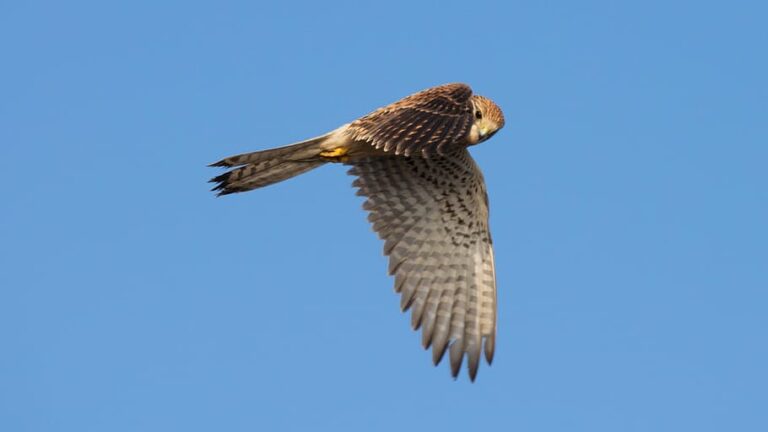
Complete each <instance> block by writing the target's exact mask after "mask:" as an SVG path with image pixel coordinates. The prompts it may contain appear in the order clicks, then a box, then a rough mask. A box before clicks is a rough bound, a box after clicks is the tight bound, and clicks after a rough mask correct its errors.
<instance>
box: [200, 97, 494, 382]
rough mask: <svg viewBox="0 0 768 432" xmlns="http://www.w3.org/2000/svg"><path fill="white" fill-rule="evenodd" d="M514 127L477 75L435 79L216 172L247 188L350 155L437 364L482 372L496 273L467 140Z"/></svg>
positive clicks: (404, 301)
mask: <svg viewBox="0 0 768 432" xmlns="http://www.w3.org/2000/svg"><path fill="white" fill-rule="evenodd" d="M503 126H504V115H503V114H502V112H501V109H499V107H498V106H497V105H496V104H495V103H493V101H491V100H490V99H488V98H485V97H483V96H478V95H473V94H472V89H471V88H470V87H469V86H468V85H466V84H460V83H454V84H445V85H441V86H437V87H432V88H429V89H426V90H423V91H420V92H418V93H414V94H412V95H410V96H407V97H405V98H403V99H401V100H399V101H397V102H394V103H392V104H390V105H387V106H385V107H382V108H379V109H377V110H376V111H373V112H372V113H370V114H368V115H366V116H363V117H361V118H359V119H357V120H355V121H353V122H351V123H347V124H345V125H343V126H341V127H339V128H337V129H335V130H333V131H331V132H329V133H327V134H325V135H322V136H319V137H316V138H312V139H309V140H306V141H302V142H299V143H296V144H292V145H288V146H285V147H279V148H274V149H269V150H262V151H257V152H253V153H244V154H239V155H236V156H231V157H228V158H225V159H222V160H220V161H218V162H215V163H213V164H211V165H210V166H214V167H227V168H231V169H230V170H229V171H227V172H226V173H224V174H221V175H219V176H218V177H215V178H213V179H212V180H211V182H213V183H216V186H215V187H214V188H213V190H214V191H217V192H218V195H227V194H231V193H236V192H245V191H249V190H252V189H257V188H260V187H264V186H268V185H271V184H274V183H277V182H280V181H283V180H286V179H289V178H291V177H294V176H296V175H299V174H302V173H305V172H307V171H310V170H312V169H315V168H317V167H320V166H321V165H325V164H327V163H343V164H346V165H348V166H351V169H350V170H349V173H350V174H352V175H354V176H356V177H357V179H356V180H355V181H354V183H353V185H354V186H355V187H357V188H358V195H362V196H365V197H367V200H366V201H365V203H364V204H363V208H364V209H365V210H367V211H368V212H369V215H368V220H369V221H370V222H371V223H372V224H373V229H374V230H375V231H376V232H377V233H378V235H379V237H381V238H382V239H383V240H384V253H385V254H386V255H387V256H388V257H389V274H390V275H393V276H394V277H395V291H396V292H398V293H400V295H401V299H400V300H401V301H400V305H401V309H402V310H403V311H407V310H409V309H410V310H411V323H412V326H413V328H414V329H415V330H418V329H419V328H421V329H422V344H423V345H424V348H425V349H428V348H429V347H430V346H431V347H432V360H433V362H434V364H435V365H437V364H438V363H439V362H440V360H441V359H442V358H443V357H444V355H445V353H446V352H448V357H449V358H450V364H451V375H452V376H453V377H454V378H456V377H457V376H458V374H459V370H460V368H461V364H462V362H463V360H464V357H466V358H467V369H468V372H469V377H470V379H471V380H472V381H474V380H475V377H476V375H477V369H478V367H479V365H480V357H481V352H483V353H484V354H485V359H486V361H487V362H488V364H491V362H492V360H493V353H494V347H495V344H496V275H495V270H494V264H493V247H492V244H491V234H490V231H489V229H488V195H487V193H486V189H485V182H484V180H483V175H482V173H481V172H480V169H479V168H478V166H477V164H475V161H474V160H473V159H472V157H471V156H470V154H469V152H468V151H467V147H469V146H472V145H475V144H479V143H481V142H483V141H485V140H487V139H489V138H490V137H492V136H493V135H494V134H495V133H496V132H497V131H498V130H499V129H501V128H502V127H503Z"/></svg>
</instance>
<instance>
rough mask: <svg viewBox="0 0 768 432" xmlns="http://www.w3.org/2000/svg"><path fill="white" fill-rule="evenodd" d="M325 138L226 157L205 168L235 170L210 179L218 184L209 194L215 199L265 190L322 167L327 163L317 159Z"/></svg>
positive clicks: (319, 158)
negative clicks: (228, 168) (260, 189)
mask: <svg viewBox="0 0 768 432" xmlns="http://www.w3.org/2000/svg"><path fill="white" fill-rule="evenodd" d="M327 137H328V135H323V136H321V137H317V138H312V139H310V140H307V141H302V142H300V143H296V144H291V145H289V146H285V147H279V148H275V149H270V150H263V151H257V152H253V153H243V154H240V155H237V156H230V157H228V158H226V159H222V160H220V161H218V162H216V163H212V164H210V165H208V166H211V167H237V168H235V169H232V170H230V171H227V172H225V173H224V174H222V175H220V176H218V177H214V178H212V179H211V180H210V183H218V184H217V185H216V186H215V187H214V188H213V189H211V190H212V191H218V195H219V196H221V195H228V194H231V193H235V192H245V191H249V190H252V189H257V188H260V187H264V186H269V185H271V184H275V183H277V182H281V181H283V180H287V179H289V178H291V177H295V176H297V175H299V174H302V173H305V172H307V171H310V170H312V169H315V168H317V167H319V166H321V165H324V164H325V163H326V162H328V161H327V160H325V159H323V158H321V157H319V153H320V152H321V151H322V148H321V146H320V145H321V144H322V143H323V141H325V139H326V138H327Z"/></svg>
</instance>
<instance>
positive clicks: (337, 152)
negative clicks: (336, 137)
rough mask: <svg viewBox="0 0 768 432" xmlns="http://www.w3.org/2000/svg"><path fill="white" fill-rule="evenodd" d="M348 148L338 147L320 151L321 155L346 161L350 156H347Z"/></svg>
mask: <svg viewBox="0 0 768 432" xmlns="http://www.w3.org/2000/svg"><path fill="white" fill-rule="evenodd" d="M347 151H348V149H347V148H345V147H336V148H335V149H333V150H327V151H323V152H320V156H322V157H324V158H328V159H335V160H336V161H338V162H345V161H346V160H347V159H349V158H348V157H345V155H346V154H347Z"/></svg>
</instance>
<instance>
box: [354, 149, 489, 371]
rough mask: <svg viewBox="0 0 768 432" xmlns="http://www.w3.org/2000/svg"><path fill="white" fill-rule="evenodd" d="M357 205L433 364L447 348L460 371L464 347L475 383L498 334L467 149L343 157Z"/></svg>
mask: <svg viewBox="0 0 768 432" xmlns="http://www.w3.org/2000/svg"><path fill="white" fill-rule="evenodd" d="M349 165H352V166H353V167H352V169H351V170H350V171H349V173H350V174H352V175H355V176H357V177H358V178H357V179H356V180H355V182H354V185H355V186H356V187H358V188H359V190H358V195H363V196H366V197H367V198H368V199H367V201H366V202H365V204H364V205H363V208H364V209H366V210H368V211H369V212H370V214H369V216H368V220H369V221H370V222H372V223H373V228H374V230H375V231H376V232H378V234H379V236H380V237H381V238H382V239H383V240H385V244H384V253H385V254H386V255H388V256H389V273H390V274H392V275H394V276H395V291H397V292H399V293H400V294H401V307H402V309H403V311H406V310H408V309H409V308H410V309H411V310H412V312H411V322H412V325H413V327H414V329H418V328H419V327H421V328H422V344H423V345H424V348H425V349H426V348H429V346H430V345H431V346H432V359H433V362H434V363H435V365H437V364H438V363H439V362H440V360H441V359H442V357H443V355H444V354H445V352H446V351H448V352H449V357H450V362H451V373H452V375H453V376H454V377H456V376H458V373H459V369H460V368H461V364H462V361H463V358H464V355H465V353H466V356H467V363H468V370H469V376H470V378H471V379H472V380H473V381H474V379H475V376H476V374H477V369H478V367H479V363H480V352H481V350H482V349H483V348H484V351H485V358H486V361H487V362H488V363H489V364H490V363H491V361H492V360H493V352H494V345H495V338H496V278H495V271H494V266H493V249H492V245H491V237H490V232H489V230H488V200H487V195H486V191H485V183H484V181H483V177H482V174H481V172H480V170H479V168H478V167H477V165H476V164H475V162H474V160H473V159H472V157H471V156H470V155H469V152H468V151H467V150H466V149H461V150H458V151H455V152H453V153H450V154H447V155H445V156H439V157H433V158H429V159H425V158H420V157H410V158H409V157H403V156H385V157H376V158H367V159H359V160H354V161H351V162H349Z"/></svg>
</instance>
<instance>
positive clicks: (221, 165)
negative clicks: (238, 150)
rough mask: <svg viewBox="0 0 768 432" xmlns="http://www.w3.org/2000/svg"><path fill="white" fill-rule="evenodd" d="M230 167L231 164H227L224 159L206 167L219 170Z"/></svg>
mask: <svg viewBox="0 0 768 432" xmlns="http://www.w3.org/2000/svg"><path fill="white" fill-rule="evenodd" d="M231 166H232V164H230V163H229V162H227V160H226V159H222V160H220V161H217V162H214V163H212V164H209V165H208V167H210V168H221V167H223V168H227V167H231Z"/></svg>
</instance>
